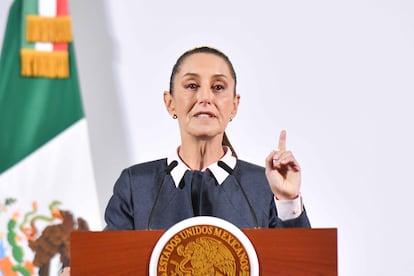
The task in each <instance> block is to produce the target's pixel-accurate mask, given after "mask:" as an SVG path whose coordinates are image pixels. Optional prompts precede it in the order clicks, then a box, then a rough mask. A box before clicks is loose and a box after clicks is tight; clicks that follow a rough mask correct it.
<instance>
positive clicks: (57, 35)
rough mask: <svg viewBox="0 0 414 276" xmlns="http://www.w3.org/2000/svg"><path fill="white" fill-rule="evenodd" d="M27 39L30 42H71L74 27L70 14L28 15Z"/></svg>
mask: <svg viewBox="0 0 414 276" xmlns="http://www.w3.org/2000/svg"><path fill="white" fill-rule="evenodd" d="M26 20H27V25H26V40H27V41H29V42H39V41H40V42H71V41H72V29H71V19H70V17H69V16H57V17H44V16H37V15H28V16H27V17H26Z"/></svg>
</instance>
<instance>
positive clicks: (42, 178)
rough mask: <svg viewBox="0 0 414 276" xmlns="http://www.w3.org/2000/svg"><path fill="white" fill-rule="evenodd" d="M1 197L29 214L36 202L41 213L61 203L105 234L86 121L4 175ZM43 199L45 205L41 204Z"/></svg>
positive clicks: (83, 120)
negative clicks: (57, 201)
mask: <svg viewBox="0 0 414 276" xmlns="http://www.w3.org/2000/svg"><path fill="white" fill-rule="evenodd" d="M0 195H1V196H2V197H9V198H17V199H18V202H17V203H16V205H19V206H21V205H22V204H24V205H25V206H24V208H25V210H29V209H30V205H29V204H31V202H33V201H34V200H36V201H38V205H39V212H41V210H42V209H44V210H45V211H47V207H48V205H49V204H50V203H51V201H52V200H59V201H60V202H61V203H62V205H61V206H59V208H61V209H63V210H70V211H72V212H73V215H74V216H75V217H82V218H83V219H85V220H86V221H87V222H88V224H89V227H90V228H91V230H101V229H102V218H100V217H99V214H100V212H99V205H98V199H97V192H96V186H95V179H94V175H93V168H92V161H91V158H90V148H89V139H88V135H87V124H86V120H85V119H82V120H80V121H79V122H77V123H76V124H74V125H73V126H71V127H70V128H68V129H67V130H65V131H64V132H62V133H61V134H59V135H58V136H56V137H55V138H54V139H52V140H51V141H50V142H48V143H47V144H45V145H44V146H42V147H41V148H39V149H38V150H36V151H35V152H34V153H32V154H31V155H30V156H28V157H27V158H25V159H24V160H22V161H21V162H19V163H18V164H16V165H15V166H13V167H12V168H11V169H9V170H7V171H6V172H4V173H3V174H2V175H0ZM42 199H44V202H39V200H42ZM21 207H23V206H21ZM45 208H46V209H45Z"/></svg>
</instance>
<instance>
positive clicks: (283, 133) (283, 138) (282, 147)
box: [278, 130, 286, 151]
mask: <svg viewBox="0 0 414 276" xmlns="http://www.w3.org/2000/svg"><path fill="white" fill-rule="evenodd" d="M278 150H279V151H285V150H286V130H282V131H281V132H280V136H279V145H278Z"/></svg>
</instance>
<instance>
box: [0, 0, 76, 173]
mask: <svg viewBox="0 0 414 276" xmlns="http://www.w3.org/2000/svg"><path fill="white" fill-rule="evenodd" d="M21 11H22V2H21V0H15V1H14V3H13V4H12V7H11V9H10V14H9V18H8V22H7V28H6V33H5V36H4V42H3V49H2V52H1V56H0V80H1V81H0V173H2V172H4V171H5V170H7V169H8V168H10V167H11V166H13V165H14V164H16V163H17V162H19V161H20V160H22V159H23V158H25V157H26V156H27V155H29V154H30V153H32V152H33V151H35V150H36V149H37V148H39V147H40V146H42V145H44V144H45V143H46V142H48V141H49V140H50V139H52V138H53V137H55V136H56V135H57V134H59V133H60V132H62V131H63V130H65V129H66V128H67V127H69V126H70V125H72V124H73V123H75V122H76V121H78V120H80V119H81V118H82V117H83V116H84V115H83V109H82V102H81V98H80V92H79V84H78V77H77V72H76V64H75V63H76V62H75V56H74V51H73V45H72V44H69V56H70V78H68V79H47V78H27V77H22V76H21V75H20V54H19V49H20V45H21V44H20V42H21V41H20V40H21V36H20V34H19V31H20V30H21V17H20V15H21Z"/></svg>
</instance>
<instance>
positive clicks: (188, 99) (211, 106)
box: [164, 53, 240, 141]
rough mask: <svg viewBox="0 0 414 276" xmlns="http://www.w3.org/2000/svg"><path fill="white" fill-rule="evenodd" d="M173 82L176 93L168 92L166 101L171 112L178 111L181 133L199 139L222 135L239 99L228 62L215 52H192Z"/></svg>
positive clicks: (175, 112) (234, 112)
mask: <svg viewBox="0 0 414 276" xmlns="http://www.w3.org/2000/svg"><path fill="white" fill-rule="evenodd" d="M173 83H174V86H173V89H174V90H173V93H172V95H171V94H170V93H168V92H165V93H164V101H165V105H166V107H167V109H168V112H169V113H170V114H171V115H174V114H175V115H177V117H178V121H179V125H180V131H181V135H182V136H183V135H184V136H186V135H189V136H193V137H197V138H200V139H209V138H212V137H215V136H217V135H222V134H223V133H224V130H225V129H226V127H227V124H228V123H229V121H230V120H231V119H233V118H234V116H235V115H236V113H237V107H238V105H239V100H240V96H239V95H236V96H234V89H235V87H234V86H235V82H234V79H233V77H232V75H231V72H230V68H229V66H228V65H227V63H226V62H225V61H224V60H223V59H222V58H221V57H219V56H216V55H214V54H209V53H197V54H192V55H190V56H188V57H187V58H185V59H184V61H183V62H182V64H181V66H180V67H179V70H178V71H177V73H176V75H175V77H174V82H173ZM220 141H221V140H220Z"/></svg>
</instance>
